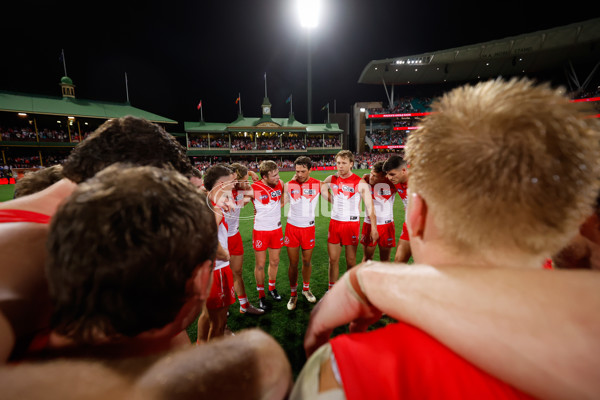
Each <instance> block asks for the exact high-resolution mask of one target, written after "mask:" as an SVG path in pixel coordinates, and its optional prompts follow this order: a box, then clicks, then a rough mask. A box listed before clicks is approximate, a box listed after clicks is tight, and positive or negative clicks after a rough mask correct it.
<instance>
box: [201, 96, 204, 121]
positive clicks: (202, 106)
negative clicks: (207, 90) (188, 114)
mask: <svg viewBox="0 0 600 400" xmlns="http://www.w3.org/2000/svg"><path fill="white" fill-rule="evenodd" d="M203 109H204V105H203V104H202V100H200V121H202V122H204V111H203Z"/></svg>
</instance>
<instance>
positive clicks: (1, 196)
mask: <svg viewBox="0 0 600 400" xmlns="http://www.w3.org/2000/svg"><path fill="white" fill-rule="evenodd" d="M14 193H15V185H0V202H2V201H7V200H12V198H13V195H14Z"/></svg>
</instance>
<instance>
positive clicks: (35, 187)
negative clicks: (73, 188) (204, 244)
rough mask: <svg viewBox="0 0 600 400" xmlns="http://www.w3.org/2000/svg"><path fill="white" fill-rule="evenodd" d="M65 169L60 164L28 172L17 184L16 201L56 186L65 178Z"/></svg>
mask: <svg viewBox="0 0 600 400" xmlns="http://www.w3.org/2000/svg"><path fill="white" fill-rule="evenodd" d="M62 171H63V167H62V165H60V164H57V165H53V166H51V167H47V168H42V169H40V170H37V171H32V172H27V173H26V174H25V175H24V176H23V177H22V178H21V179H19V180H18V181H17V183H16V184H15V199H16V198H19V197H22V196H27V195H29V194H33V193H37V192H39V191H42V190H44V189H46V188H47V187H48V186H51V185H53V184H55V183H56V182H58V181H60V180H61V179H62V178H63V172H62Z"/></svg>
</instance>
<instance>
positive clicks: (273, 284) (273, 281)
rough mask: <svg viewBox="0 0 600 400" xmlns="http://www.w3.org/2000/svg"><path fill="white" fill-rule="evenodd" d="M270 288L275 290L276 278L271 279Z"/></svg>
mask: <svg viewBox="0 0 600 400" xmlns="http://www.w3.org/2000/svg"><path fill="white" fill-rule="evenodd" d="M269 290H275V280H270V279H269Z"/></svg>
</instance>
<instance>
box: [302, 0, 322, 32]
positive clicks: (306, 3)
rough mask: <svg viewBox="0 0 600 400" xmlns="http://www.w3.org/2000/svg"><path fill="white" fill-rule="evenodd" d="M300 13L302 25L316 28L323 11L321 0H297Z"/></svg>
mask: <svg viewBox="0 0 600 400" xmlns="http://www.w3.org/2000/svg"><path fill="white" fill-rule="evenodd" d="M296 4H297V7H298V15H299V16H300V25H301V26H302V27H303V28H316V27H317V25H318V23H319V13H320V12H321V1H320V0H297V3H296Z"/></svg>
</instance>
